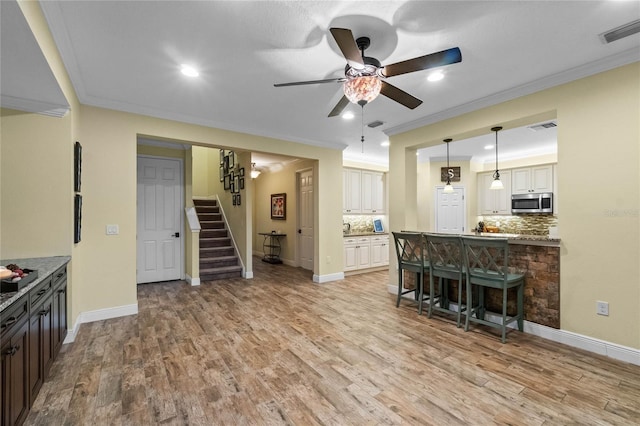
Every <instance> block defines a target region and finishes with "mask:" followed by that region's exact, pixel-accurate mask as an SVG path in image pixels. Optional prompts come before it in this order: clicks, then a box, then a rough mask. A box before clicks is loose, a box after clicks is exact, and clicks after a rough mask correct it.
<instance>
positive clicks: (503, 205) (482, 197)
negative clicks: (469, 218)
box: [478, 170, 511, 215]
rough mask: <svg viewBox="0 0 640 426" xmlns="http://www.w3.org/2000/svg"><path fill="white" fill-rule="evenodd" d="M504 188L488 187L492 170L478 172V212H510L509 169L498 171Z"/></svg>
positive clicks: (491, 177) (486, 213)
mask: <svg viewBox="0 0 640 426" xmlns="http://www.w3.org/2000/svg"><path fill="white" fill-rule="evenodd" d="M500 180H501V181H502V184H503V185H504V189H489V187H490V186H491V182H492V181H493V172H487V173H478V214H479V215H493V214H511V171H509V170H504V171H500Z"/></svg>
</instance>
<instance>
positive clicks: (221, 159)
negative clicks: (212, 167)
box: [220, 149, 224, 166]
mask: <svg viewBox="0 0 640 426" xmlns="http://www.w3.org/2000/svg"><path fill="white" fill-rule="evenodd" d="M220 165H221V166H223V165H224V149H221V150H220Z"/></svg>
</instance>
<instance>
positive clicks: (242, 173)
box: [238, 167, 244, 176]
mask: <svg viewBox="0 0 640 426" xmlns="http://www.w3.org/2000/svg"><path fill="white" fill-rule="evenodd" d="M238 174H239V175H240V176H244V167H240V170H238Z"/></svg>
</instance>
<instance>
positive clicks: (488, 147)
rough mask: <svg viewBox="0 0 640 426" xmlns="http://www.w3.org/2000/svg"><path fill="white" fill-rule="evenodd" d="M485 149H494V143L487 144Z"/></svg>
mask: <svg viewBox="0 0 640 426" xmlns="http://www.w3.org/2000/svg"><path fill="white" fill-rule="evenodd" d="M484 149H493V145H485V146H484Z"/></svg>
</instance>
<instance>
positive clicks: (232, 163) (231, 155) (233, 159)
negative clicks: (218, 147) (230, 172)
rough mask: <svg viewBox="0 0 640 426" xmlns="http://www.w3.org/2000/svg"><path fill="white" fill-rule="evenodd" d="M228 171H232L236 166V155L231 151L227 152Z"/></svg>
mask: <svg viewBox="0 0 640 426" xmlns="http://www.w3.org/2000/svg"><path fill="white" fill-rule="evenodd" d="M228 157H229V169H233V168H234V167H235V166H236V154H235V153H234V152H233V151H229V155H228Z"/></svg>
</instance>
